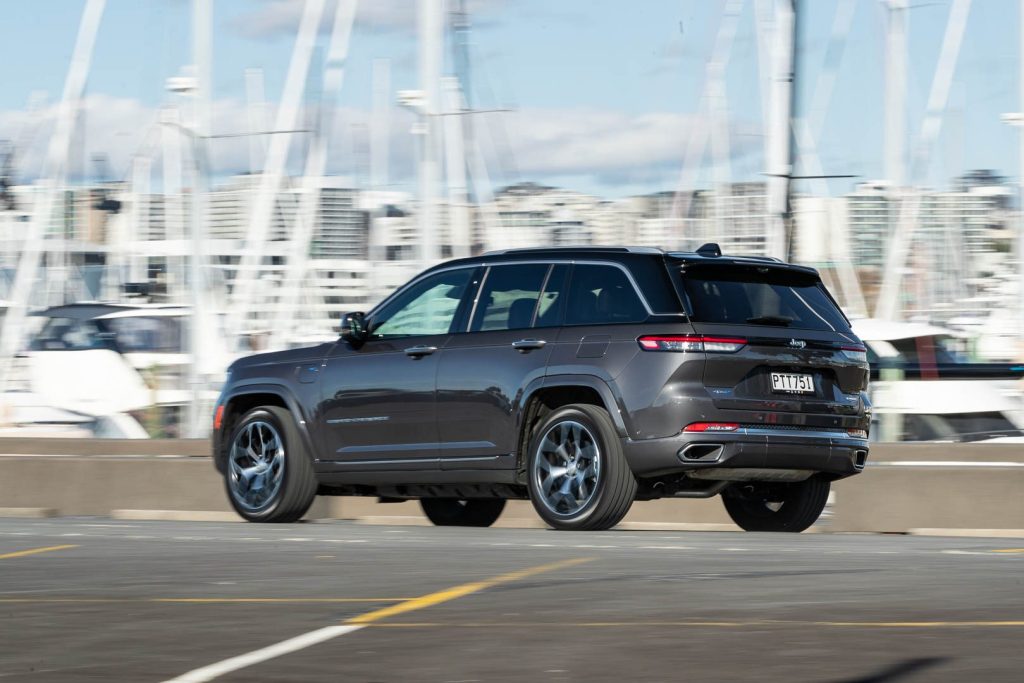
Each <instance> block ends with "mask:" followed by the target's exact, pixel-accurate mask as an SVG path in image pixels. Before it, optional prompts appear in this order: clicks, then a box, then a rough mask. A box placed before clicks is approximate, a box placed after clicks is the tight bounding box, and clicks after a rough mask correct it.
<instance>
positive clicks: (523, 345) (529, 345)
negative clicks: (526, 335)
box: [512, 339, 547, 351]
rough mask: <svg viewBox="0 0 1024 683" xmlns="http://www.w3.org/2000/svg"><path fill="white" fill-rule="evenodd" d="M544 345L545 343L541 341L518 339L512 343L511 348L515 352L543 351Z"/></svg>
mask: <svg viewBox="0 0 1024 683" xmlns="http://www.w3.org/2000/svg"><path fill="white" fill-rule="evenodd" d="M545 344H547V342H546V341H544V340H543V339H520V340H519V341H514V342H512V348H513V349H515V350H516V351H533V350H534V349H543V348H544V345H545Z"/></svg>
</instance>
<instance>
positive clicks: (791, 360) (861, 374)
mask: <svg viewBox="0 0 1024 683" xmlns="http://www.w3.org/2000/svg"><path fill="white" fill-rule="evenodd" d="M681 265H682V268H681V272H680V274H679V276H678V280H677V284H679V287H680V294H681V295H682V296H683V298H684V302H685V306H686V310H687V313H688V315H689V317H690V320H691V322H692V324H693V328H694V331H695V332H696V333H697V334H698V335H701V336H705V337H711V338H715V339H722V340H729V339H732V340H734V343H732V344H729V343H720V344H714V345H710V344H706V345H705V348H706V350H707V351H708V353H707V354H706V357H707V362H706V364H705V368H704V385H705V387H706V389H707V391H708V392H709V394H710V395H711V398H712V400H713V402H714V405H715V407H716V408H721V409H723V410H728V411H747V412H746V413H745V414H740V413H735V414H732V415H729V416H726V415H725V414H723V415H722V416H721V418H722V419H727V418H728V419H729V420H730V421H734V422H741V423H745V424H768V425H771V424H776V425H779V426H780V427H785V426H793V427H801V426H803V427H832V428H839V429H842V428H849V427H852V426H853V423H852V422H851V421H850V420H849V418H850V417H855V416H857V415H858V413H860V411H861V409H862V406H861V401H860V392H861V391H863V390H865V389H866V387H867V377H868V365H867V360H866V353H865V350H864V347H863V345H862V344H861V342H860V340H859V339H857V337H856V336H855V335H854V334H853V332H852V331H851V330H850V325H849V321H848V320H847V319H846V317H845V316H844V315H843V313H842V311H840V309H839V307H838V306H837V305H836V303H835V301H834V300H833V299H832V297H831V295H830V294H829V293H828V291H827V290H826V289H825V287H824V285H823V284H822V282H821V279H820V278H819V276H818V274H817V272H815V271H814V270H812V269H810V268H802V267H798V266H789V265H785V264H781V263H775V262H768V261H764V262H756V261H746V260H744V261H727V260H724V259H723V260H722V261H710V262H709V261H708V260H704V259H701V261H698V262H684V263H683V264H681ZM712 349H718V350H717V351H713V350H712ZM844 417H845V418H846V419H843V418H844ZM858 426H859V425H858Z"/></svg>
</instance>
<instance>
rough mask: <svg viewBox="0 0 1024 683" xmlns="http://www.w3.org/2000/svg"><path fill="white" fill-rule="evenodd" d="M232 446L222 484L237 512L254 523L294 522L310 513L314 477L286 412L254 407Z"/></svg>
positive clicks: (235, 434)
mask: <svg viewBox="0 0 1024 683" xmlns="http://www.w3.org/2000/svg"><path fill="white" fill-rule="evenodd" d="M228 449H229V450H228V453H227V467H225V469H224V483H225V484H226V486H227V490H228V500H230V501H231V506H232V507H233V508H235V511H236V512H237V513H238V514H239V515H241V516H242V517H244V518H245V519H247V520H248V521H250V522H295V521H298V520H299V519H301V518H302V516H303V515H304V514H306V512H307V511H308V510H309V507H310V505H312V504H313V499H314V498H315V497H316V488H317V482H316V475H315V474H314V473H313V463H312V461H311V460H310V458H309V456H308V455H306V452H305V449H304V448H303V447H302V437H301V436H300V435H299V430H298V429H297V428H296V427H295V422H294V421H293V419H292V416H291V414H290V413H289V412H288V411H287V410H285V409H284V408H279V407H277V406H263V407H260V408H255V409H253V410H250V411H249V412H248V413H246V414H245V415H244V416H243V417H242V419H241V420H239V422H238V426H237V427H235V429H234V431H233V432H232V435H231V444H230V446H229V447H228Z"/></svg>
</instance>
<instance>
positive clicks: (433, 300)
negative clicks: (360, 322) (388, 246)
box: [370, 268, 473, 339]
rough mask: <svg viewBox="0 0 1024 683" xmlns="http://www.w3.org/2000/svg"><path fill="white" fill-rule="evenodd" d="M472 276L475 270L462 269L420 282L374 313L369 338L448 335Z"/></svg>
mask: <svg viewBox="0 0 1024 683" xmlns="http://www.w3.org/2000/svg"><path fill="white" fill-rule="evenodd" d="M472 274H473V269H472V268H460V269H458V270H449V271H445V272H443V273H437V274H435V275H431V276H429V277H426V278H424V279H423V280H420V281H419V282H417V283H416V284H414V285H413V286H412V287H410V288H409V289H407V290H406V291H404V292H402V293H401V294H400V295H399V296H398V297H396V298H395V299H394V300H392V301H391V302H389V303H388V304H387V305H386V306H385V307H384V308H382V309H381V310H380V311H378V312H376V313H374V315H373V319H372V320H371V325H372V329H371V331H370V336H371V337H372V338H374V339H385V338H394V337H412V336H418V335H428V334H447V333H448V330H449V329H450V328H451V325H452V320H454V318H455V312H456V311H457V310H458V308H459V301H460V300H461V299H462V295H463V294H464V293H465V291H466V285H467V283H468V282H469V278H470V276H471V275H472Z"/></svg>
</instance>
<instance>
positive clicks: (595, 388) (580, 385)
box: [516, 375, 629, 473]
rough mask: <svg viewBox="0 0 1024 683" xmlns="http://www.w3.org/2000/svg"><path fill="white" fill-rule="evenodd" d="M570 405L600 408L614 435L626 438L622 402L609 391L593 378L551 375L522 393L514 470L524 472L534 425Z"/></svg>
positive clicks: (605, 385) (627, 431)
mask: <svg viewBox="0 0 1024 683" xmlns="http://www.w3.org/2000/svg"><path fill="white" fill-rule="evenodd" d="M572 403H586V404H589V405H595V406H598V407H600V408H603V409H604V410H606V411H607V412H608V414H609V415H610V416H611V419H612V422H613V423H614V424H615V431H616V432H617V433H618V435H619V436H620V437H622V438H625V437H626V436H627V435H628V434H629V427H628V425H627V424H626V421H625V418H624V411H623V410H622V408H621V402H620V401H619V400H618V398H617V396H616V394H615V392H614V391H613V389H612V387H611V386H609V385H608V384H607V383H605V381H604V380H602V379H600V378H598V377H594V376H592V375H552V376H548V377H545V378H544V379H543V380H542V381H540V382H537V383H536V384H535V385H534V386H532V387H528V388H527V391H525V392H523V396H522V399H521V400H520V402H519V406H518V422H517V430H518V432H517V433H518V435H519V436H518V442H517V446H518V448H517V454H516V468H517V470H518V471H519V472H520V473H523V472H525V469H526V457H525V456H526V453H527V450H528V448H529V441H530V434H531V432H532V431H533V427H534V425H536V424H537V422H538V421H540V420H541V419H543V417H544V416H545V415H547V414H548V413H550V412H551V411H552V410H556V409H557V408H560V407H562V406H566V405H570V404H572Z"/></svg>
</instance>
